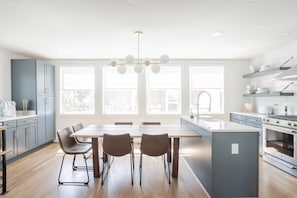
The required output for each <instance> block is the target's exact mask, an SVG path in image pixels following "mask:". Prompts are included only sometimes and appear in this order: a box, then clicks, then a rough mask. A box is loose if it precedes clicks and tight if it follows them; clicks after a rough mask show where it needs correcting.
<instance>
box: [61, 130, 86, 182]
mask: <svg viewBox="0 0 297 198" xmlns="http://www.w3.org/2000/svg"><path fill="white" fill-rule="evenodd" d="M71 133H73V132H72V130H71V128H70V127H67V128H64V129H61V130H58V131H57V134H58V139H59V143H60V147H61V149H62V150H63V152H64V155H63V159H62V163H61V167H60V171H59V177H58V182H59V184H64V183H83V184H88V183H89V171H88V165H87V156H86V154H87V153H88V152H89V151H90V150H91V149H92V145H91V144H79V143H77V142H76V140H75V139H74V138H73V137H70V135H71ZM66 155H73V162H72V169H73V170H74V171H75V170H76V168H75V167H76V166H75V159H76V155H83V158H84V161H85V169H86V171H87V181H61V179H60V177H61V172H62V168H63V163H64V158H65V156H66Z"/></svg>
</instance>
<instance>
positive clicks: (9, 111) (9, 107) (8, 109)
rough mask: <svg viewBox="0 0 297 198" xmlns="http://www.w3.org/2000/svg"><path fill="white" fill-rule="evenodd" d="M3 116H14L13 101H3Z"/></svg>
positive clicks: (14, 107)
mask: <svg viewBox="0 0 297 198" xmlns="http://www.w3.org/2000/svg"><path fill="white" fill-rule="evenodd" d="M3 115H4V116H16V103H15V102H14V101H6V102H4V110H3Z"/></svg>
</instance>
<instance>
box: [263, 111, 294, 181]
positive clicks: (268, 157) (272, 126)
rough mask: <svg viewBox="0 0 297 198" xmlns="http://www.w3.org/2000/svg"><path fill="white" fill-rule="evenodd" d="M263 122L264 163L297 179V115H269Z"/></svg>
mask: <svg viewBox="0 0 297 198" xmlns="http://www.w3.org/2000/svg"><path fill="white" fill-rule="evenodd" d="M262 121H263V151H264V153H263V159H264V161H266V162H268V163H270V164H272V165H274V166H276V167H278V168H280V169H282V170H284V171H286V172H288V173H290V174H292V175H294V176H296V177H297V115H269V116H267V117H265V118H263V119H262Z"/></svg>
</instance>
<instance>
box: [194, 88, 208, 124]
mask: <svg viewBox="0 0 297 198" xmlns="http://www.w3.org/2000/svg"><path fill="white" fill-rule="evenodd" d="M203 93H205V94H207V95H208V96H209V106H208V111H210V110H211V95H210V93H208V92H207V91H201V92H200V93H199V94H198V96H197V120H198V119H199V100H200V96H201V94H203Z"/></svg>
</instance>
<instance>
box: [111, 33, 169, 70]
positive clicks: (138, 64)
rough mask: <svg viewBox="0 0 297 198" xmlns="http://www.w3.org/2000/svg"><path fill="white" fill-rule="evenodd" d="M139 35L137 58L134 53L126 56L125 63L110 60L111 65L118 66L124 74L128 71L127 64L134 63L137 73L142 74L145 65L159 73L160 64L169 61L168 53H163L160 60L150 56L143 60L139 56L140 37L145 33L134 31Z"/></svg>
mask: <svg viewBox="0 0 297 198" xmlns="http://www.w3.org/2000/svg"><path fill="white" fill-rule="evenodd" d="M134 33H135V34H136V35H137V39H138V40H137V59H136V60H135V58H134V57H133V56H132V55H128V56H126V58H125V63H120V62H119V61H118V60H117V59H112V60H111V61H110V64H111V66H113V67H116V68H117V71H118V73H120V74H124V73H126V70H127V68H126V65H134V71H135V72H136V73H137V74H140V73H142V72H143V70H144V69H145V67H149V66H150V67H151V70H152V72H153V73H158V72H159V71H160V65H159V64H167V63H168V62H169V56H168V55H162V56H161V57H160V60H159V61H157V62H154V61H152V60H151V59H149V58H145V59H143V60H141V59H140V57H139V38H140V36H141V35H142V34H143V32H142V31H136V32H134Z"/></svg>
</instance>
